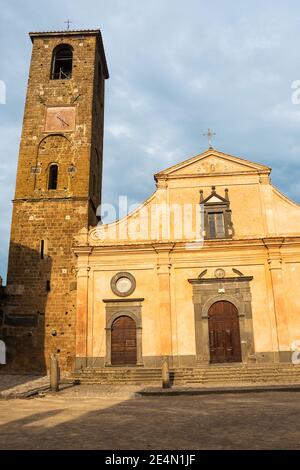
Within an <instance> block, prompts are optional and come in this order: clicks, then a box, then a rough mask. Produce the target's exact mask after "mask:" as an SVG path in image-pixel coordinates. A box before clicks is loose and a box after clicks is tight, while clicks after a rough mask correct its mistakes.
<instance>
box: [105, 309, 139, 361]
mask: <svg viewBox="0 0 300 470" xmlns="http://www.w3.org/2000/svg"><path fill="white" fill-rule="evenodd" d="M136 361H137V348H136V324H135V321H134V320H133V319H132V318H130V317H127V316H122V317H119V318H117V319H116V320H115V321H114V323H113V324H112V329H111V363H112V365H116V366H121V365H136Z"/></svg>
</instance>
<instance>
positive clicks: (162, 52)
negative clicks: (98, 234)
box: [0, 0, 300, 274]
mask: <svg viewBox="0 0 300 470" xmlns="http://www.w3.org/2000/svg"><path fill="white" fill-rule="evenodd" d="M0 6H2V8H1V12H2V14H1V25H0V40H1V43H2V44H5V47H3V48H2V53H1V72H0V80H4V81H5V82H6V84H7V98H8V100H7V104H6V105H5V106H3V105H0V124H1V127H0V157H1V165H2V166H1V180H0V184H1V195H2V196H1V217H2V222H1V229H0V230H1V246H0V257H1V259H0V263H1V265H0V272H1V273H3V274H4V273H5V253H6V251H7V244H8V237H9V224H10V208H11V206H10V200H11V198H12V196H13V191H14V181H15V168H16V159H17V154H18V146H19V135H20V130H21V122H22V113H23V106H24V99H25V92H26V82H27V74H28V68H29V60H30V51H31V43H30V40H29V38H28V36H27V32H28V31H30V30H39V31H43V30H56V29H61V28H64V26H65V25H64V21H65V19H66V18H70V19H71V20H72V21H73V24H72V26H73V27H74V28H78V29H84V28H94V27H100V28H101V30H102V34H103V39H104V44H105V49H106V55H107V61H108V66H109V70H110V76H111V78H110V79H109V80H108V81H107V84H106V111H105V145H104V175H103V200H104V202H112V203H116V202H117V200H118V197H119V195H128V196H129V198H130V201H132V202H142V201H143V200H144V199H145V198H146V197H147V196H148V195H149V194H151V193H152V191H153V189H154V182H153V176H152V175H153V174H154V173H156V172H158V171H159V170H162V169H163V168H165V167H168V166H170V165H172V164H175V163H177V162H178V161H180V160H184V159H186V158H188V157H189V156H192V155H195V154H197V153H199V152H201V151H203V150H205V148H206V147H207V142H206V140H205V139H204V137H203V136H202V134H203V132H204V131H205V130H206V129H207V128H208V127H212V128H213V129H214V130H215V131H216V133H217V136H216V138H215V146H216V148H218V149H220V150H223V151H225V152H226V151H228V152H229V153H231V154H235V155H240V156H244V157H246V158H248V159H250V160H253V161H257V162H261V163H264V164H267V165H269V166H271V167H273V169H274V170H273V182H274V184H276V185H277V186H278V187H279V188H280V190H281V191H283V192H285V193H286V194H287V195H289V196H290V197H292V198H293V199H296V200H298V201H300V187H299V184H298V181H299V179H300V167H299V157H300V138H299V125H300V122H299V120H300V117H299V116H300V105H298V106H297V105H293V104H292V102H291V93H292V90H291V84H292V82H293V81H294V80H298V79H300V67H299V65H300V49H299V48H298V43H299V36H300V30H299V25H298V18H299V14H300V4H299V2H298V1H296V0H289V2H288V3H287V2H285V3H284V2H274V1H271V0H265V1H264V2H262V1H261V0H253V1H252V2H251V3H250V2H236V0H226V1H224V0H211V2H209V3H208V2H206V1H204V0H189V2H188V3H187V4H184V3H183V2H182V1H181V0H164V1H163V2H162V1H161V0H151V2H146V1H141V0H128V1H124V0H110V1H109V2H108V1H105V0H86V2H84V3H82V2H81V1H79V0H72V1H71V0H65V1H64V2H61V1H58V0H52V2H46V1H45V0H41V1H37V0H28V1H27V2H23V3H22V2H16V1H11V2H4V1H3V0H0ZM37 12H43V14H41V13H38V14H37ZM12 25H13V27H12ZM291 167H292V168H293V171H291Z"/></svg>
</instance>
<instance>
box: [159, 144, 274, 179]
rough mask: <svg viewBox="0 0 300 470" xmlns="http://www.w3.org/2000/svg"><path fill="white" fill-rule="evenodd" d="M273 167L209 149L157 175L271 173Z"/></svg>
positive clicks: (173, 176)
mask: <svg viewBox="0 0 300 470" xmlns="http://www.w3.org/2000/svg"><path fill="white" fill-rule="evenodd" d="M270 171H271V169H270V168H269V167H267V166H264V165H260V164H258V163H254V162H250V161H249V160H245V159H242V158H239V157H234V156H232V155H228V154H225V153H223V152H219V151H217V150H215V149H208V150H207V151H206V152H204V153H202V154H200V155H196V156H195V157H193V158H190V159H188V160H185V161H183V162H181V163H178V164H177V165H174V166H172V167H170V168H167V169H166V170H164V171H161V172H159V173H157V174H156V175H155V178H156V179H160V178H169V177H170V178H177V177H178V178H180V177H181V176H182V177H186V176H201V175H211V176H213V175H214V174H219V175H220V174H233V175H234V174H242V173H264V174H266V173H267V174H269V173H270Z"/></svg>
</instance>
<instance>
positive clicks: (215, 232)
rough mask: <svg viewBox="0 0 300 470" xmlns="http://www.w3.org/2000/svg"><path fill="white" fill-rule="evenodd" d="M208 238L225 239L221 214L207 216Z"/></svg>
mask: <svg viewBox="0 0 300 470" xmlns="http://www.w3.org/2000/svg"><path fill="white" fill-rule="evenodd" d="M208 226H209V238H225V223H224V214H223V212H214V213H210V214H208Z"/></svg>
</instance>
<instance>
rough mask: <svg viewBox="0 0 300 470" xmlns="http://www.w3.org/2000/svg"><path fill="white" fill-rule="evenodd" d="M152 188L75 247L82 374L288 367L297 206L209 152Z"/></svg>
mask: <svg viewBox="0 0 300 470" xmlns="http://www.w3.org/2000/svg"><path fill="white" fill-rule="evenodd" d="M155 180H156V185H157V190H156V192H155V193H154V194H153V195H152V196H151V197H150V198H149V199H148V200H147V201H146V202H145V203H144V204H143V205H142V206H141V207H140V208H139V209H137V210H136V211H134V212H133V213H132V214H129V215H128V216H127V217H125V218H124V219H121V220H119V221H117V222H115V223H113V224H110V225H102V226H101V225H99V226H97V227H95V228H92V229H91V230H89V231H82V232H81V233H80V234H79V235H78V236H77V237H76V238H75V240H76V246H75V247H74V252H75V254H76V255H77V259H78V265H77V268H78V280H77V322H76V325H77V327H76V328H77V330H76V363H77V367H81V366H82V365H90V366H91V365H97V366H101V367H103V366H111V365H122V364H124V365H125V364H133V365H139V366H146V367H158V366H160V364H161V362H162V358H163V357H168V359H169V363H170V365H171V366H173V367H187V366H197V365H203V364H215V363H249V362H250V363H251V362H261V363H266V362H291V359H292V350H293V344H296V343H297V341H298V340H299V337H300V301H299V298H298V296H297V292H299V288H300V207H299V206H298V205H297V204H296V203H294V202H292V201H290V200H289V199H288V198H287V197H286V196H284V195H283V194H281V193H280V192H279V191H278V190H277V189H276V188H274V187H273V186H272V184H271V181H270V168H268V167H266V166H263V165H259V164H257V163H252V162H250V161H247V160H242V159H240V158H237V157H233V156H230V155H227V154H224V153H221V152H218V151H216V150H214V149H212V148H209V149H208V150H207V151H206V152H204V153H203V154H201V155H198V156H196V157H194V158H192V159H190V160H187V161H184V162H183V163H179V164H178V165H175V166H174V167H172V168H169V169H167V170H166V171H162V172H161V173H158V174H157V175H155ZM197 227H199V230H197Z"/></svg>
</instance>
